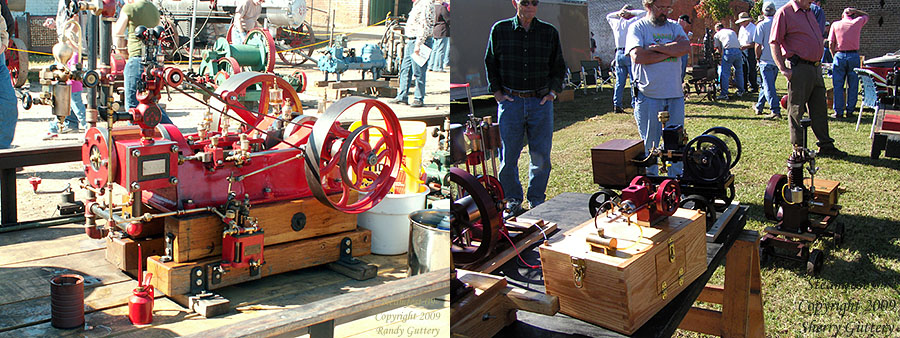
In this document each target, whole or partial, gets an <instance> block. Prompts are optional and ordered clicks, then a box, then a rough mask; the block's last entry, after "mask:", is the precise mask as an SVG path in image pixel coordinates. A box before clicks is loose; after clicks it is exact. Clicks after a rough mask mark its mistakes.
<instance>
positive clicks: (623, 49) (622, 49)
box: [616, 47, 625, 52]
mask: <svg viewBox="0 0 900 338" xmlns="http://www.w3.org/2000/svg"><path fill="white" fill-rule="evenodd" d="M616 50H620V51H623V52H624V51H625V47H622V48H616Z"/></svg>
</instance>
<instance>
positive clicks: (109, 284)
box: [0, 224, 450, 337]
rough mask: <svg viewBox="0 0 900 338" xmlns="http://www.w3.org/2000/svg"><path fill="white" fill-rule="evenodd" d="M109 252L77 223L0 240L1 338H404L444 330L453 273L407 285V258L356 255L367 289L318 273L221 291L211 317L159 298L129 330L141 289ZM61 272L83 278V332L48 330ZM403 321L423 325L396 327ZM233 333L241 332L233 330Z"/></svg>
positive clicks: (7, 235)
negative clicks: (54, 284)
mask: <svg viewBox="0 0 900 338" xmlns="http://www.w3.org/2000/svg"><path fill="white" fill-rule="evenodd" d="M105 246H106V241H105V239H99V240H94V239H90V238H88V237H87V236H86V235H85V234H84V229H83V228H82V226H81V225H79V224H69V225H60V226H52V227H49V228H37V229H27V230H19V231H12V232H7V233H2V234H0V311H2V312H0V313H3V314H4V315H0V337H33V336H41V337H55V336H79V337H83V336H88V337H96V336H106V335H116V336H134V337H159V336H166V337H172V336H184V335H192V334H201V333H202V332H204V331H209V330H212V331H214V332H215V331H216V330H220V331H218V332H219V333H214V334H213V335H212V336H215V337H219V336H234V335H236V334H237V332H243V333H246V334H251V333H254V334H256V335H265V334H266V333H269V334H271V333H274V332H281V333H284V332H289V333H291V334H295V335H302V334H304V333H310V334H311V335H312V336H313V337H328V336H329V334H334V335H336V336H348V335H359V336H361V337H362V336H367V333H366V332H376V331H378V330H380V331H383V332H393V331H390V330H394V331H396V330H403V331H404V332H403V334H404V336H405V335H406V333H407V332H408V331H409V330H428V329H440V330H442V333H443V334H446V333H447V332H448V331H449V325H450V324H449V317H450V313H449V303H450V297H449V284H450V283H449V273H447V272H445V271H437V272H435V273H430V274H424V275H420V276H414V277H412V278H407V276H406V271H407V265H406V255H405V254H403V255H396V256H378V255H368V256H363V257H361V259H363V260H364V261H366V262H369V263H372V264H375V265H377V266H378V276H377V277H375V278H373V279H370V280H366V281H356V280H352V279H350V278H348V277H346V276H343V275H341V274H339V273H336V272H334V271H332V270H329V269H327V268H325V267H324V266H319V267H312V268H308V269H302V270H298V271H291V272H286V273H283V274H279V275H274V276H270V277H267V278H264V279H261V280H257V281H252V282H247V283H242V284H239V285H234V286H230V287H226V288H222V289H218V290H216V292H217V293H219V294H221V295H222V296H224V297H226V298H228V299H229V300H231V304H232V309H231V312H229V313H228V314H225V315H222V316H218V317H215V318H210V319H204V318H202V317H199V316H198V315H197V314H195V313H190V311H189V310H188V309H185V308H184V307H182V306H180V305H178V304H176V303H175V302H173V301H171V300H170V299H168V298H165V297H158V298H157V299H156V301H155V305H154V321H153V324H151V325H147V326H135V325H132V324H131V323H130V322H129V320H128V318H127V313H128V305H127V302H128V298H129V297H130V296H131V292H132V289H134V288H135V287H136V286H137V282H136V281H135V280H133V279H131V278H130V277H129V276H127V275H125V274H124V273H123V272H122V271H120V270H119V269H117V268H115V267H114V266H113V264H111V263H109V262H107V261H106V260H105V259H104V255H105ZM297 254H298V255H302V254H303V253H297ZM448 254H449V253H448ZM62 273H77V274H80V275H82V276H84V277H85V288H84V289H85V290H84V292H85V321H86V325H85V326H84V327H81V328H77V329H71V330H60V329H56V328H53V327H52V326H51V325H50V285H49V279H50V278H51V277H52V276H55V275H58V274H62ZM391 309H394V310H391ZM385 311H388V312H385ZM409 313H413V314H415V315H416V316H418V315H419V314H421V315H422V316H423V317H427V318H426V319H428V320H423V321H418V322H417V324H416V323H412V321H409V320H403V321H402V322H401V321H398V320H393V319H398V318H401V317H402V315H404V314H406V315H407V316H408V314H409ZM386 314H392V315H391V316H388V315H386ZM373 315H374V316H373ZM387 319H392V320H387ZM353 320H356V321H353ZM351 321H353V322H351ZM343 323H346V324H345V325H341V326H337V325H339V324H343ZM310 325H311V326H310ZM237 328H239V329H240V330H241V331H233V330H237ZM226 331H227V332H226ZM223 332H224V333H223ZM220 333H221V334H220ZM202 334H203V335H204V336H207V337H209V336H210V335H209V334H208V333H202ZM429 336H430V335H429Z"/></svg>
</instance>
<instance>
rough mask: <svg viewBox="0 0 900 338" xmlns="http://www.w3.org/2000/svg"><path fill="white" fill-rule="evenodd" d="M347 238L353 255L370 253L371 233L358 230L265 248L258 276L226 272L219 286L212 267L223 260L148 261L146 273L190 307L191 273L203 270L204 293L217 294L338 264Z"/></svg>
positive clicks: (162, 290)
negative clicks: (342, 243) (323, 265)
mask: <svg viewBox="0 0 900 338" xmlns="http://www.w3.org/2000/svg"><path fill="white" fill-rule="evenodd" d="M344 238H350V240H351V241H352V255H353V256H354V257H358V256H365V255H368V254H369V253H370V252H371V246H372V233H371V231H369V230H366V229H357V230H354V231H348V232H343V233H338V234H333V235H328V236H323V237H318V238H310V239H304V240H299V241H294V242H288V243H282V244H278V245H273V246H266V247H265V248H264V257H265V264H263V266H261V267H260V268H259V274H257V275H256V276H251V275H250V269H249V268H243V269H227V270H228V271H226V273H225V274H222V275H220V277H219V278H218V283H214V277H215V276H214V274H216V272H215V271H214V270H213V266H215V265H217V264H218V263H219V262H221V257H212V258H207V259H203V260H199V261H196V262H189V263H176V262H166V263H163V262H161V261H160V257H159V256H153V257H150V258H149V259H148V262H147V271H148V272H152V273H153V280H152V283H153V286H154V287H155V288H156V290H157V292H160V293H163V294H165V295H166V296H169V297H170V298H172V299H173V300H175V302H177V303H179V304H181V305H182V306H185V307H188V305H189V302H188V298H187V297H188V294H189V293H190V292H191V282H192V281H195V279H193V278H192V276H191V273H192V271H193V272H196V271H194V270H193V269H194V268H195V267H196V268H200V270H201V271H202V272H203V274H204V275H205V276H206V278H204V281H202V282H203V283H202V284H205V285H206V287H205V288H204V289H205V290H215V289H219V288H222V287H225V286H229V285H234V284H238V283H242V282H246V281H251V280H256V279H260V278H263V277H266V276H271V275H275V274H279V273H283V272H287V271H292V270H297V269H302V268H307V267H311V266H316V265H322V264H326V263H331V262H334V261H337V260H338V259H339V258H340V252H339V251H340V246H341V245H340V244H341V241H342V240H343V239H344Z"/></svg>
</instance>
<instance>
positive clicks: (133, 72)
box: [122, 56, 173, 124]
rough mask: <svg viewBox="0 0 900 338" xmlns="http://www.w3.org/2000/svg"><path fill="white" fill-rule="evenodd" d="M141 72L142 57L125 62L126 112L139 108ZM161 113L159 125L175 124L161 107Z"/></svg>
mask: <svg viewBox="0 0 900 338" xmlns="http://www.w3.org/2000/svg"><path fill="white" fill-rule="evenodd" d="M141 71H142V68H141V57H140V56H133V57H130V58H128V62H125V69H124V70H122V77H123V78H124V80H125V110H128V109H131V108H134V107H137V106H138V100H137V85H138V81H139V80H140V79H141ZM160 111H162V119H161V120H160V121H159V123H164V124H173V123H172V119H170V118H169V114H166V111H165V110H162V108H161V107H160Z"/></svg>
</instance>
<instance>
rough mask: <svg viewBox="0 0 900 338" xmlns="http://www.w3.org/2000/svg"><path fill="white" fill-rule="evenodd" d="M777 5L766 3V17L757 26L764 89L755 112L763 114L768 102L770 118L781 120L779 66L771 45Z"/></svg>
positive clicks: (764, 11) (758, 54)
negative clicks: (777, 82) (778, 82)
mask: <svg viewBox="0 0 900 338" xmlns="http://www.w3.org/2000/svg"><path fill="white" fill-rule="evenodd" d="M776 10H777V9H776V8H775V4H774V3H772V2H771V1H766V3H764V4H763V7H762V12H763V14H764V15H765V16H766V18H765V19H763V21H762V22H760V23H759V25H756V35H755V40H754V43H756V55H757V56H758V57H759V62H758V63H757V65H759V73H760V74H762V89H763V90H761V91H760V92H759V98H758V99H757V100H756V105H755V106H754V110H755V111H756V115H762V114H763V108H765V107H766V102H768V103H769V109H772V114H771V115H769V116H768V118H770V119H781V105H780V104H779V102H778V101H779V99H780V98H779V97H778V93H777V92H775V78H776V77H777V76H778V66H776V65H775V59H773V58H772V46H771V45H769V33H771V32H772V17H773V16H775V11H776Z"/></svg>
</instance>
